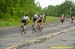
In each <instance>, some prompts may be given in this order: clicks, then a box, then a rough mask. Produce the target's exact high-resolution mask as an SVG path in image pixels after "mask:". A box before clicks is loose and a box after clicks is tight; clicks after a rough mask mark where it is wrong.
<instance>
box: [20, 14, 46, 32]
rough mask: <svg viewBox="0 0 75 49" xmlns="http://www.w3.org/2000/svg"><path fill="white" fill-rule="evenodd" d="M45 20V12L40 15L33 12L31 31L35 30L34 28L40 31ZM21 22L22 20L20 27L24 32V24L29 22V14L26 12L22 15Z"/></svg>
mask: <svg viewBox="0 0 75 49" xmlns="http://www.w3.org/2000/svg"><path fill="white" fill-rule="evenodd" d="M45 20H46V15H45V14H40V15H39V14H34V16H33V17H32V27H33V31H35V32H36V30H35V29H38V30H39V31H41V30H42V29H43V25H44V23H45ZM21 22H22V25H21V28H23V29H22V31H23V32H24V31H26V26H27V25H28V23H29V16H28V15H27V14H26V15H24V16H23V18H22V21H21ZM24 26H25V27H24ZM24 33H26V32H24Z"/></svg>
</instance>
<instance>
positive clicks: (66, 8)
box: [43, 1, 75, 17]
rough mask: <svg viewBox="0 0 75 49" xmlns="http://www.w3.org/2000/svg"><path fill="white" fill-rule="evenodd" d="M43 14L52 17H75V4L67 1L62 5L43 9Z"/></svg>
mask: <svg viewBox="0 0 75 49" xmlns="http://www.w3.org/2000/svg"><path fill="white" fill-rule="evenodd" d="M43 12H44V13H46V14H47V15H50V16H61V15H62V14H64V15H65V16H69V17H70V16H75V4H74V3H73V2H72V1H65V2H64V3H62V4H61V5H56V6H52V5H49V6H48V7H46V8H44V9H43Z"/></svg>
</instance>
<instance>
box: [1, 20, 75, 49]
mask: <svg viewBox="0 0 75 49" xmlns="http://www.w3.org/2000/svg"><path fill="white" fill-rule="evenodd" d="M73 27H74V26H73V25H72V24H70V22H68V21H67V22H65V23H63V24H62V23H60V22H58V23H53V24H47V25H45V27H44V29H43V31H42V32H37V33H32V31H31V27H30V28H28V32H27V33H26V34H24V35H22V34H20V31H19V30H20V29H19V27H10V28H0V49H7V48H9V47H12V46H15V45H21V44H23V43H27V42H28V41H31V40H34V39H38V37H42V36H46V35H47V34H53V33H57V32H60V31H63V30H64V29H69V28H73ZM74 29H75V28H74ZM74 29H72V30H70V31H69V33H73V34H74V32H75V31H74ZM70 35H71V34H70ZM70 35H67V33H63V34H61V35H60V36H57V37H56V36H55V37H53V38H52V39H47V40H46V41H44V42H42V43H38V44H32V45H30V46H28V47H25V46H24V47H21V48H20V49H26V48H27V49H35V48H37V49H38V48H40V49H45V48H44V47H46V49H47V47H48V48H50V46H52V45H58V46H59V45H65V41H68V40H70V41H71V42H68V43H69V45H74V44H73V43H74V42H75V40H74V37H75V36H74V35H73V37H71V38H72V40H74V41H72V40H71V38H68V37H70ZM62 37H63V38H62ZM64 39H65V40H64ZM67 39H68V40H67ZM68 43H67V44H66V45H68ZM47 44H48V46H47Z"/></svg>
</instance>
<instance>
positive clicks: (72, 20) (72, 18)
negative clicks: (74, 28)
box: [71, 16, 75, 24]
mask: <svg viewBox="0 0 75 49" xmlns="http://www.w3.org/2000/svg"><path fill="white" fill-rule="evenodd" d="M74 19H75V18H74V17H73V16H72V17H71V24H73V23H74Z"/></svg>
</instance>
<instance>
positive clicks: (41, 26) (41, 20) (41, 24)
mask: <svg viewBox="0 0 75 49" xmlns="http://www.w3.org/2000/svg"><path fill="white" fill-rule="evenodd" d="M43 20H44V17H43V14H41V15H39V18H38V21H37V27H38V29H39V30H40V31H41V30H42V28H43V22H44V21H43Z"/></svg>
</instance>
